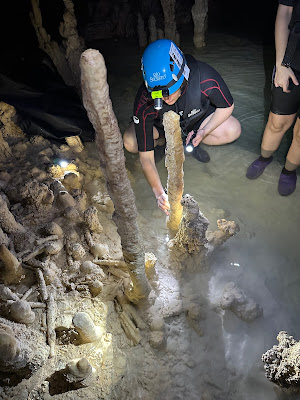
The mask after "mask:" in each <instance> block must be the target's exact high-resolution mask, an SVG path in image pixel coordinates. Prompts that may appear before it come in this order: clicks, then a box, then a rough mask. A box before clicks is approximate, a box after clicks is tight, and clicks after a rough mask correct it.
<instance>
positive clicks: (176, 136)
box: [163, 111, 185, 231]
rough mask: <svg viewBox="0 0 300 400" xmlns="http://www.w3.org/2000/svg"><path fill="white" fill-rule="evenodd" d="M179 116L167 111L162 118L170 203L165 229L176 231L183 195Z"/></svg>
mask: <svg viewBox="0 0 300 400" xmlns="http://www.w3.org/2000/svg"><path fill="white" fill-rule="evenodd" d="M179 119H180V116H179V115H178V114H176V113H175V112H174V111H168V112H167V113H165V114H164V116H163V124H164V129H165V134H166V141H167V146H166V160H165V165H166V167H167V169H168V181H167V189H168V199H169V203H170V215H169V216H168V217H167V227H168V228H169V229H170V230H172V231H177V230H178V228H179V224H180V221H181V217H182V205H181V199H182V194H183V163H184V159H185V157H184V150H183V145H182V138H181V128H180V124H179Z"/></svg>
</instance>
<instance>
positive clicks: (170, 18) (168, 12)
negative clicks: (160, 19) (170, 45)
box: [160, 0, 179, 46]
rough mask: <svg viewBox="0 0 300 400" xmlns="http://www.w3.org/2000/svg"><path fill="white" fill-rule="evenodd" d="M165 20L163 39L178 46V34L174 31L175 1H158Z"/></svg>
mask: <svg viewBox="0 0 300 400" xmlns="http://www.w3.org/2000/svg"><path fill="white" fill-rule="evenodd" d="M160 2H161V5H162V9H163V13H164V20H165V23H164V25H165V38H166V39H170V40H173V41H174V42H175V43H176V44H177V45H178V46H179V34H178V32H177V30H176V19H175V4H176V0H160Z"/></svg>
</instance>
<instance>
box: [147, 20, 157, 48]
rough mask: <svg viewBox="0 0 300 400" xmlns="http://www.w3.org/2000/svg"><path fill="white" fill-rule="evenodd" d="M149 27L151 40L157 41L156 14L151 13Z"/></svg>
mask: <svg viewBox="0 0 300 400" xmlns="http://www.w3.org/2000/svg"><path fill="white" fill-rule="evenodd" d="M148 28H149V35H150V37H149V42H150V43H152V42H155V40H157V29H156V19H155V17H154V15H152V14H151V15H150V17H149V20H148Z"/></svg>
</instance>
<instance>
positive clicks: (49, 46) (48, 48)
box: [30, 0, 74, 86]
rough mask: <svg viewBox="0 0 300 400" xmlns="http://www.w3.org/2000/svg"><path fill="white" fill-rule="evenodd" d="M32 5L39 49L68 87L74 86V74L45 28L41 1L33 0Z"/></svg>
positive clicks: (32, 20) (32, 15) (31, 14)
mask: <svg viewBox="0 0 300 400" xmlns="http://www.w3.org/2000/svg"><path fill="white" fill-rule="evenodd" d="M31 5H32V12H31V13H30V18H31V22H32V25H33V27H34V29H35V32H36V36H37V39H38V42H39V47H40V48H41V49H42V50H43V51H45V52H46V53H47V54H48V56H49V57H50V58H51V60H52V61H53V63H54V65H55V67H56V69H57V71H58V73H59V74H60V76H61V77H62V79H63V81H64V82H65V84H66V85H67V86H74V80H73V77H72V73H71V70H70V68H69V65H68V63H67V60H66V58H65V55H64V53H62V52H61V50H60V48H59V46H58V43H57V42H55V41H54V40H52V39H51V36H50V35H49V34H48V33H47V31H46V29H45V28H44V27H43V20H42V14H41V10H40V2H39V0H31Z"/></svg>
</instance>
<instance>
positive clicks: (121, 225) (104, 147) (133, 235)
mask: <svg viewBox="0 0 300 400" xmlns="http://www.w3.org/2000/svg"><path fill="white" fill-rule="evenodd" d="M80 68H81V86H82V96H83V104H84V107H85V108H86V110H87V114H88V117H89V119H90V121H91V123H92V124H93V126H94V129H95V132H96V144H97V147H98V149H99V158H100V165H101V167H102V169H103V171H104V174H105V178H106V184H107V189H108V193H109V195H110V197H111V199H112V201H113V203H114V206H115V212H114V214H113V220H114V222H115V224H116V226H117V229H118V233H119V235H120V238H121V245H122V250H123V256H124V259H125V261H126V263H127V264H128V268H129V273H130V276H131V279H132V282H133V289H132V291H131V292H130V293H127V296H128V297H129V298H130V300H131V301H133V302H138V301H139V300H140V299H142V298H145V297H146V296H147V295H148V293H149V285H148V281H147V278H146V274H145V253H144V249H143V247H142V244H141V240H140V234H139V228H138V224H137V209H136V205H135V197H134V193H133V190H132V188H131V186H130V181H129V179H128V176H127V172H126V168H125V157H124V151H123V141H122V136H121V132H120V130H119V127H118V121H117V119H116V116H115V114H114V111H113V109H112V103H111V100H110V97H109V87H108V84H107V73H106V66H105V62H104V59H103V56H102V55H101V54H100V53H99V51H98V50H93V49H88V50H86V51H84V52H83V53H82V55H81V59H80Z"/></svg>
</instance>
